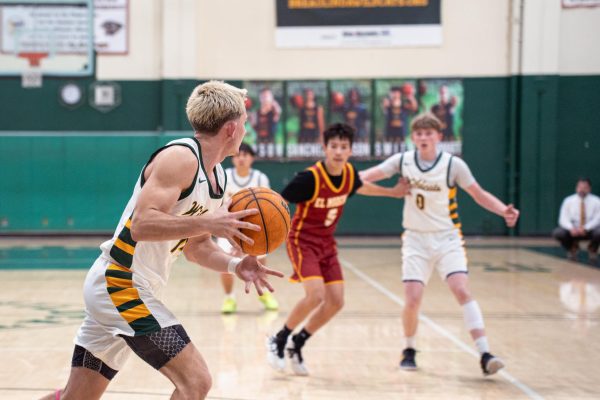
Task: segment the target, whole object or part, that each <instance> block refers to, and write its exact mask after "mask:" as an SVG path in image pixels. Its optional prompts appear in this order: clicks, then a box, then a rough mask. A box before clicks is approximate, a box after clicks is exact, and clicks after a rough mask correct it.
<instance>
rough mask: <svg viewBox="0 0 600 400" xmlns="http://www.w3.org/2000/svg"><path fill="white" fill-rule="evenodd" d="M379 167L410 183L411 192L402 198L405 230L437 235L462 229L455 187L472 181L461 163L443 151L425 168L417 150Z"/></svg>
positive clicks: (392, 159) (467, 170)
mask: <svg viewBox="0 0 600 400" xmlns="http://www.w3.org/2000/svg"><path fill="white" fill-rule="evenodd" d="M379 168H380V169H381V170H382V171H383V172H384V173H385V174H386V175H387V176H392V175H394V174H395V173H398V174H400V175H401V176H403V177H406V178H407V179H408V180H409V181H410V184H411V193H410V195H407V196H406V197H405V198H404V214H403V224H402V225H403V227H404V229H408V230H412V231H416V232H440V231H445V230H451V229H460V228H461V223H460V218H459V215H458V202H457V198H456V195H457V184H459V185H460V186H461V187H462V188H466V187H468V186H470V185H471V184H472V183H474V182H475V179H474V178H473V176H472V175H471V171H470V170H469V168H468V166H467V165H466V164H465V162H464V161H462V160H461V159H459V158H457V157H455V156H453V155H452V154H450V153H446V152H443V151H442V152H440V153H439V154H438V157H437V158H436V160H435V161H434V162H433V163H429V165H428V164H427V163H426V162H423V161H422V160H419V159H418V156H417V152H416V151H407V152H405V153H399V154H396V155H394V156H392V157H390V158H388V159H387V160H386V161H384V162H383V163H382V164H380V166H379ZM453 170H454V171H453Z"/></svg>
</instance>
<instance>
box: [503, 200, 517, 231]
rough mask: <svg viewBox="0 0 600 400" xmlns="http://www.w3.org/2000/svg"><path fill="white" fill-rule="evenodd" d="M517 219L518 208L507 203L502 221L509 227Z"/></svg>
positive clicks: (512, 225)
mask: <svg viewBox="0 0 600 400" xmlns="http://www.w3.org/2000/svg"><path fill="white" fill-rule="evenodd" d="M518 219H519V210H517V209H516V208H515V206H513V205H512V204H509V205H508V206H507V207H506V209H505V210H504V221H505V222H506V226H508V227H509V228H512V227H514V226H515V225H516V224H517V220H518Z"/></svg>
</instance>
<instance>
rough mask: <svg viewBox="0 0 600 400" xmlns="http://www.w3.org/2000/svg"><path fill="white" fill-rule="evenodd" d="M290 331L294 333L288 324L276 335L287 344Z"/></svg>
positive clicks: (279, 340) (278, 339)
mask: <svg viewBox="0 0 600 400" xmlns="http://www.w3.org/2000/svg"><path fill="white" fill-rule="evenodd" d="M290 333H292V330H291V329H290V328H288V327H287V325H283V328H282V329H281V330H280V331H279V332H277V335H275V336H276V337H277V341H278V342H283V343H284V344H285V342H287V338H288V336H290Z"/></svg>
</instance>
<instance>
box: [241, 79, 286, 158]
mask: <svg viewBox="0 0 600 400" xmlns="http://www.w3.org/2000/svg"><path fill="white" fill-rule="evenodd" d="M243 85H244V88H245V89H247V90H248V97H247V99H246V112H247V114H248V119H247V121H246V132H247V133H246V136H245V137H244V142H245V143H247V144H249V145H250V146H252V148H254V150H255V151H256V155H257V156H258V157H260V158H269V159H272V158H282V157H283V146H284V142H285V137H284V130H283V125H282V121H281V117H282V107H281V104H282V102H283V101H284V100H283V94H284V89H283V82H279V81H269V82H265V81H246V82H244V84H243Z"/></svg>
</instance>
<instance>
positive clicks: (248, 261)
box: [235, 256, 283, 296]
mask: <svg viewBox="0 0 600 400" xmlns="http://www.w3.org/2000/svg"><path fill="white" fill-rule="evenodd" d="M235 274H236V275H237V277H238V278H240V279H241V280H242V281H244V282H245V283H246V286H245V287H244V290H245V291H246V293H250V287H251V285H252V284H254V287H255V288H256V292H257V293H258V295H259V296H262V294H263V290H262V289H263V288H267V289H268V290H269V291H270V292H273V291H274V289H273V286H271V284H270V283H269V281H268V280H267V276H268V275H273V276H277V277H279V278H282V277H283V273H281V272H279V271H275V270H273V269H269V268H267V267H265V266H264V265H263V264H261V262H260V261H258V259H257V258H256V257H254V256H246V257H244V258H242V261H240V262H239V264H238V265H237V266H236V267H235Z"/></svg>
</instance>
